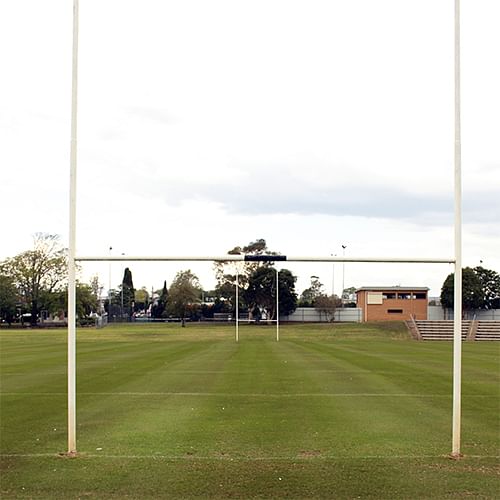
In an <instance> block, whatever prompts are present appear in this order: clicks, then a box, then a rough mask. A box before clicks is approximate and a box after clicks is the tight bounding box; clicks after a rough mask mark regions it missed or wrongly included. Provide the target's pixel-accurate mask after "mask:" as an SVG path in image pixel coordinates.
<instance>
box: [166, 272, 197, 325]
mask: <svg viewBox="0 0 500 500" xmlns="http://www.w3.org/2000/svg"><path fill="white" fill-rule="evenodd" d="M201 290H202V289H201V286H200V282H199V280H198V277H197V276H196V275H195V274H193V273H192V272H191V270H190V269H188V270H187V271H180V272H178V273H177V275H176V276H175V279H174V281H173V282H172V284H171V285H170V288H169V290H168V300H167V310H168V312H169V313H170V314H172V315H174V316H176V317H178V318H181V319H184V318H185V317H186V316H187V313H188V312H191V313H192V312H194V311H196V309H197V308H198V306H199V304H200V302H201Z"/></svg>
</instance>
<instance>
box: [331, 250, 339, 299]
mask: <svg viewBox="0 0 500 500" xmlns="http://www.w3.org/2000/svg"><path fill="white" fill-rule="evenodd" d="M330 256H331V257H337V254H335V255H334V254H333V253H331V254H330ZM332 297H335V262H333V264H332Z"/></svg>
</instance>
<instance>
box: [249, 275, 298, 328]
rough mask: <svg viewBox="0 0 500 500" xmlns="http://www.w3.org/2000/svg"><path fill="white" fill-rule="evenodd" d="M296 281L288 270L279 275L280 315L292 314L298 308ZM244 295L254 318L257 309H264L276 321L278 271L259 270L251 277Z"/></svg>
mask: <svg viewBox="0 0 500 500" xmlns="http://www.w3.org/2000/svg"><path fill="white" fill-rule="evenodd" d="M296 279H297V278H296V277H295V276H293V274H292V273H291V272H290V271H289V270H288V269H282V270H281V271H280V272H279V274H278V292H279V298H278V301H279V308H280V314H283V315H287V314H290V313H291V312H293V311H295V309H296V307H297V294H296V293H295V281H296ZM243 295H244V298H245V301H246V303H247V304H248V307H249V309H250V311H252V314H253V315H254V316H255V314H256V310H257V309H264V310H265V311H266V313H267V316H268V318H270V319H276V269H275V268H273V267H259V268H257V269H256V270H255V271H254V272H253V273H252V274H251V275H250V278H249V281H248V286H247V288H246V289H245V290H244V291H243Z"/></svg>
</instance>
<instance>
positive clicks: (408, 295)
mask: <svg viewBox="0 0 500 500" xmlns="http://www.w3.org/2000/svg"><path fill="white" fill-rule="evenodd" d="M398 299H400V300H410V299H411V293H408V292H400V293H398Z"/></svg>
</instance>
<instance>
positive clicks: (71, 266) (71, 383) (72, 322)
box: [68, 0, 78, 453]
mask: <svg viewBox="0 0 500 500" xmlns="http://www.w3.org/2000/svg"><path fill="white" fill-rule="evenodd" d="M77 90H78V0H73V67H72V91H71V146H70V176H69V177H70V181H69V183H70V188H69V246H68V453H75V452H76V263H75V256H76V157H77V154H76V151H77V119H76V118H77Z"/></svg>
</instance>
